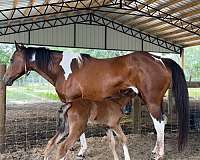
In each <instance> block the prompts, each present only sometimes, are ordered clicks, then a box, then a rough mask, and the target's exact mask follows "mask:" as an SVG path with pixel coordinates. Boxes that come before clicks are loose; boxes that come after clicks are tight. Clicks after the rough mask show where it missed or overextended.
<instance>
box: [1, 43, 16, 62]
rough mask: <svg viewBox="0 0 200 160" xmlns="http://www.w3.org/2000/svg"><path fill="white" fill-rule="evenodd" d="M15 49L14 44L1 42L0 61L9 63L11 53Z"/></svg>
mask: <svg viewBox="0 0 200 160" xmlns="http://www.w3.org/2000/svg"><path fill="white" fill-rule="evenodd" d="M13 51H14V45H9V44H0V63H2V64H7V63H8V62H9V57H10V54H11V53H12V52H13Z"/></svg>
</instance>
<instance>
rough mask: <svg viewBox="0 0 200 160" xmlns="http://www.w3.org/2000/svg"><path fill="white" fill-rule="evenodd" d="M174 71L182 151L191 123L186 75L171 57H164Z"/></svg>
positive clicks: (173, 82) (179, 142) (179, 140)
mask: <svg viewBox="0 0 200 160" xmlns="http://www.w3.org/2000/svg"><path fill="white" fill-rule="evenodd" d="M162 60H163V62H164V63H165V65H166V66H167V67H168V68H169V69H170V70H171V72H172V92H173V95H174V97H175V104H176V107H177V111H178V125H179V137H178V150H179V151H182V150H183V149H184V147H185V145H186V144H187V138H188V125H189V96H188V89H187V83H186V80H185V75H184V72H183V70H182V68H181V67H180V66H179V65H178V64H177V63H176V62H175V61H173V60H171V59H162Z"/></svg>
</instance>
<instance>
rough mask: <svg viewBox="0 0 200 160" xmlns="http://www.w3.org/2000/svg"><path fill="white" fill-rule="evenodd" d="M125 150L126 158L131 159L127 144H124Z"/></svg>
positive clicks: (126, 159)
mask: <svg viewBox="0 0 200 160" xmlns="http://www.w3.org/2000/svg"><path fill="white" fill-rule="evenodd" d="M123 150H124V157H125V160H130V156H129V152H128V147H127V145H126V144H123Z"/></svg>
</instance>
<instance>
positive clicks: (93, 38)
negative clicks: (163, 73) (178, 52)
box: [0, 24, 170, 52]
mask: <svg viewBox="0 0 200 160" xmlns="http://www.w3.org/2000/svg"><path fill="white" fill-rule="evenodd" d="M74 26H76V30H75V28H74ZM74 33H76V35H75V37H74ZM29 35H30V38H29ZM106 38H107V39H106V42H107V43H106V44H105V27H104V26H96V25H84V24H76V25H74V24H71V25H66V26H59V27H54V28H47V29H41V30H35V31H31V32H30V34H29V33H28V32H23V33H16V34H11V35H5V36H0V42H8V43H14V41H15V40H16V41H17V42H20V43H25V44H28V43H29V41H30V44H34V45H44V46H45V45H47V46H48V45H49V46H62V47H64V46H66V47H78V48H100V49H113V50H116V49H119V50H130V51H131V50H133V51H141V50H142V41H141V40H140V39H138V38H134V37H132V36H129V35H127V34H124V33H122V32H119V31H116V30H113V29H110V28H107V36H106ZM143 49H144V51H151V52H170V51H168V50H167V49H164V48H161V47H159V46H157V45H154V44H151V43H148V42H145V41H144V42H143Z"/></svg>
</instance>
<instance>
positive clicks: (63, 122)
mask: <svg viewBox="0 0 200 160" xmlns="http://www.w3.org/2000/svg"><path fill="white" fill-rule="evenodd" d="M70 107H71V104H64V105H62V106H61V107H60V109H59V110H58V120H57V132H58V133H64V132H65V133H68V130H69V125H68V121H67V115H66V112H67V111H68V110H69V108H70Z"/></svg>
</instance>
